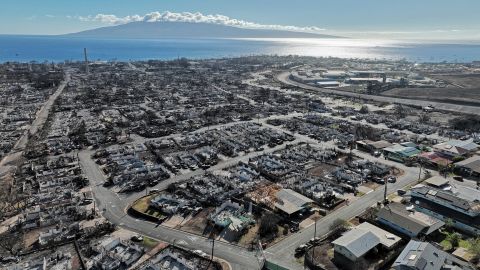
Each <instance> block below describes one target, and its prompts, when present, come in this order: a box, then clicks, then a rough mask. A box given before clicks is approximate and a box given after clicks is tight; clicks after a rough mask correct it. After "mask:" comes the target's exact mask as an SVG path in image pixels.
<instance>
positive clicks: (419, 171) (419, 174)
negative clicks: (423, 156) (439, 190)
mask: <svg viewBox="0 0 480 270" xmlns="http://www.w3.org/2000/svg"><path fill="white" fill-rule="evenodd" d="M419 163H420V169H419V170H418V181H419V182H420V177H421V176H422V162H419Z"/></svg>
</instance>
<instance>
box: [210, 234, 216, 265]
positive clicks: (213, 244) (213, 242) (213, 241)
mask: <svg viewBox="0 0 480 270" xmlns="http://www.w3.org/2000/svg"><path fill="white" fill-rule="evenodd" d="M214 250H215V237H213V238H212V257H211V258H210V261H212V262H213V251H214Z"/></svg>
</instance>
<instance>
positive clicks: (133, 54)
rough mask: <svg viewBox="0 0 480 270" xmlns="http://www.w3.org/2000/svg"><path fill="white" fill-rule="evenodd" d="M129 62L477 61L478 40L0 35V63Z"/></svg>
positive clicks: (478, 57)
mask: <svg viewBox="0 0 480 270" xmlns="http://www.w3.org/2000/svg"><path fill="white" fill-rule="evenodd" d="M83 48H87V50H88V56H89V59H90V60H102V61H111V60H117V61H129V60H149V59H162V60H168V59H175V58H178V57H187V58H190V59H205V58H222V57H237V56H248V55H302V56H316V57H329V56H330V57H340V58H369V59H389V60H399V59H405V60H408V61H413V62H437V63H438V62H444V61H446V62H471V61H478V60H480V42H477V43H473V42H470V43H461V44H455V43H453V42H444V43H439V42H436V43H432V42H405V41H388V40H359V39H167V38H165V39H99V38H72V37H62V36H12V35H0V62H7V61H19V62H29V61H37V62H43V61H52V62H62V61H65V60H72V61H76V60H82V59H83Z"/></svg>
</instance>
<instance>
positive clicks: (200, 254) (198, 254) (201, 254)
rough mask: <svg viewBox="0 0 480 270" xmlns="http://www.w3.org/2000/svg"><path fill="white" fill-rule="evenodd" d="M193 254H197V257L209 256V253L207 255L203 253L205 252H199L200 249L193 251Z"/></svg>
mask: <svg viewBox="0 0 480 270" xmlns="http://www.w3.org/2000/svg"><path fill="white" fill-rule="evenodd" d="M192 252H193V254H195V255H197V256H200V257H207V256H208V255H207V253H205V252H203V251H201V250H199V249H196V250H194V251H192Z"/></svg>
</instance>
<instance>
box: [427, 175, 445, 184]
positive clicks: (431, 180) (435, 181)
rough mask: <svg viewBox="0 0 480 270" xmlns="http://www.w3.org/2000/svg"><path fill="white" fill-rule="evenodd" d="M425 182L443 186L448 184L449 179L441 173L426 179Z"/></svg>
mask: <svg viewBox="0 0 480 270" xmlns="http://www.w3.org/2000/svg"><path fill="white" fill-rule="evenodd" d="M425 183H427V184H429V185H430V186H434V187H441V186H444V185H447V184H448V180H447V179H445V178H444V177H441V176H440V175H435V176H432V177H430V178H428V179H427V180H425Z"/></svg>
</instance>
